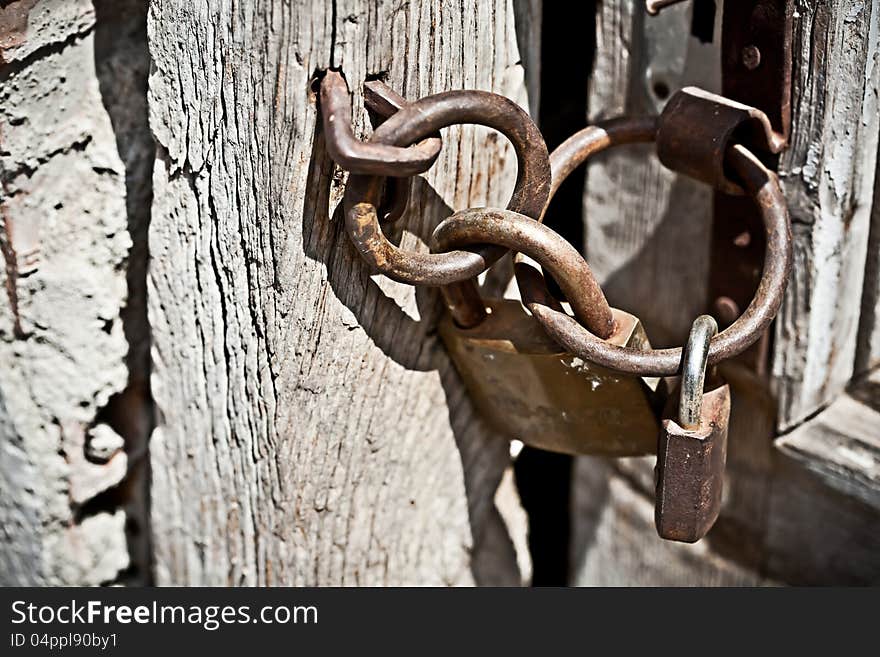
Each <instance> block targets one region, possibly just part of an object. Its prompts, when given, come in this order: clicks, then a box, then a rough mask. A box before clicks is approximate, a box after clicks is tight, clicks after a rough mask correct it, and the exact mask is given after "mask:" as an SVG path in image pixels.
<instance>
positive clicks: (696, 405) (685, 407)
mask: <svg viewBox="0 0 880 657" xmlns="http://www.w3.org/2000/svg"><path fill="white" fill-rule="evenodd" d="M717 333H718V322H716V321H715V318H714V317H712V316H711V315H700V316H699V317H697V318H696V319H695V320H694V323H693V325H692V326H691V331H690V334H689V335H688V341H687V344H686V345H685V348H684V354H683V355H682V358H681V393H680V396H679V398H678V423H679V424H680V425H681V426H682V428H684V429H687V430H688V431H696V430H698V429H699V428H700V417H701V412H702V410H703V387H704V386H705V383H706V366H707V365H708V362H709V358H708V357H709V342H710V341H711V340H712V338H713V337H715V335H716V334H717Z"/></svg>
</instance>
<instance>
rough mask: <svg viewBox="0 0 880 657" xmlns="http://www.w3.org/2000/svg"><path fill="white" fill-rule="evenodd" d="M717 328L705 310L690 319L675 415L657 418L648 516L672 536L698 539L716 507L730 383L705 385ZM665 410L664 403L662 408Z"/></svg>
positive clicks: (667, 536) (708, 526) (721, 480)
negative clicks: (653, 485)
mask: <svg viewBox="0 0 880 657" xmlns="http://www.w3.org/2000/svg"><path fill="white" fill-rule="evenodd" d="M717 332H718V325H717V324H716V322H715V320H714V319H713V318H712V317H710V316H709V315H701V316H700V317H698V318H697V319H696V320H695V321H694V324H693V326H692V327H691V332H690V336H689V337H688V343H687V347H686V349H685V352H684V356H683V362H682V368H681V383H680V384H679V403H678V421H677V422H676V421H675V420H674V419H672V418H670V417H667V418H666V419H664V420H663V428H662V430H661V432H660V440H659V442H658V445H657V490H656V506H655V514H654V521H655V524H656V526H657V533H658V534H659V535H660V537H661V538H665V539H669V540H673V541H682V542H685V543H695V542H696V541H698V540H700V539H701V538H703V536H705V535H706V533H707V532H708V531H709V530H710V529H711V528H712V525H713V524H715V520H717V518H718V512H719V511H720V510H721V493H722V489H723V484H724V465H725V462H726V460H727V428H728V421H729V419H730V387H729V386H728V385H727V383H725V382H724V381H722V380H721V379H719V378H717V377H714V376H711V377H710V380H709V381H708V385H706V383H707V382H706V380H705V379H706V364H707V363H706V361H707V356H708V351H709V341H710V340H711V339H712V337H713V336H714V335H715V334H716V333H717ZM704 386H705V388H706V389H705V390H704ZM674 397H675V395H673V396H672V399H674ZM670 401H671V400H670ZM670 410H671V409H670V408H669V406H668V405H667V411H666V413H665V414H666V415H672V413H671V412H670Z"/></svg>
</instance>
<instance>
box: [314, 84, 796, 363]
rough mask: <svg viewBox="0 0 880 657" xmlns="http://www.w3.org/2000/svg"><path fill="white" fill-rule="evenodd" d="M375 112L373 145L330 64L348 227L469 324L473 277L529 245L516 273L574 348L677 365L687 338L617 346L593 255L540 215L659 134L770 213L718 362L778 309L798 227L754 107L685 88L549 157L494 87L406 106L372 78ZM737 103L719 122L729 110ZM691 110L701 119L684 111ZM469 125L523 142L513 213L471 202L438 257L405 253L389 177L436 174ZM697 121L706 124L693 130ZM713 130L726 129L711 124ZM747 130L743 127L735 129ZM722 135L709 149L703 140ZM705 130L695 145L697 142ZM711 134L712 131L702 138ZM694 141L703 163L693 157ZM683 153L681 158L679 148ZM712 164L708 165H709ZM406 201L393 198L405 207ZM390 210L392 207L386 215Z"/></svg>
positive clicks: (335, 145)
mask: <svg viewBox="0 0 880 657" xmlns="http://www.w3.org/2000/svg"><path fill="white" fill-rule="evenodd" d="M368 85H370V86H369V87H367V89H366V93H365V97H366V99H367V105H368V107H369V108H370V109H372V110H373V111H374V112H376V113H377V114H378V115H380V116H381V117H382V118H386V117H387V120H385V122H384V123H382V124H381V125H380V126H379V127H378V128H376V130H375V131H374V133H373V134H372V136H371V137H370V139H369V141H368V142H361V141H359V140H357V139H355V138H354V135H353V133H352V130H351V126H350V118H349V115H350V111H351V109H350V101H349V97H348V88H347V86H346V85H345V81H344V79H343V78H342V76H341V75H339V74H338V73H332V72H331V73H328V74H327V75H326V76H325V77H324V79H323V80H322V83H321V94H320V98H321V112H322V115H323V125H324V130H325V138H326V140H327V148H328V151H329V152H330V155H331V157H332V158H333V159H334V160H335V161H336V163H337V164H339V165H340V166H341V167H342V168H343V169H346V170H348V171H349V172H350V173H351V174H352V175H351V176H350V178H349V182H348V185H347V187H346V192H345V199H344V203H345V210H346V229H347V231H348V234H349V236H350V238H351V240H352V241H353V243H354V244H355V246H356V247H357V249H358V251H359V252H360V254H361V256H362V257H363V259H364V260H365V261H366V262H367V263H368V264H369V265H370V266H371V267H372V268H373V269H374V270H376V271H378V272H381V273H383V274H385V275H386V276H388V277H389V278H392V279H393V280H396V281H399V282H403V283H408V284H410V285H429V286H440V287H441V289H442V291H443V294H444V297H445V298H446V302H447V305H448V306H449V308H450V311H451V313H452V315H453V318H454V319H455V321H456V323H458V324H459V325H460V326H463V327H465V328H467V327H471V326H475V325H476V324H479V323H480V322H481V321H482V320H483V319H484V318H485V316H486V311H485V306H484V303H483V301H482V300H481V299H480V295H479V292H478V289H477V286H476V283H475V277H476V276H477V275H478V274H480V273H482V272H483V271H485V270H486V269H488V268H489V267H490V266H491V265H492V264H493V263H494V262H495V261H497V260H498V259H499V258H500V257H501V256H502V255H503V254H504V253H506V252H507V250H508V249H509V250H511V251H514V252H515V253H517V258H516V260H515V273H516V277H517V282H518V285H519V288H520V293H521V297H522V300H523V304H524V305H525V306H526V307H527V308H528V309H529V311H530V312H531V313H532V315H533V316H534V317H535V318H536V319H537V320H538V321H539V322H540V323H541V325H542V326H543V327H544V329H545V330H546V332H547V334H548V335H549V336H550V337H551V338H552V339H554V340H555V341H556V342H557V343H558V344H559V345H560V346H561V347H562V348H563V349H565V350H566V351H569V352H571V353H573V354H575V355H577V356H580V357H582V358H584V359H586V360H589V361H591V362H594V363H597V364H599V365H603V366H605V367H608V368H610V369H613V370H616V371H619V372H622V373H625V374H631V375H638V376H667V375H673V374H676V373H678V372H679V370H680V367H681V362H682V348H680V347H679V348H674V349H649V350H645V351H641V350H637V349H632V348H626V347H620V346H616V345H614V344H611V343H610V342H609V341H608V338H610V337H612V336H613V335H614V331H615V328H616V327H615V325H614V320H613V317H612V312H611V308H610V307H609V305H608V302H607V300H606V299H605V296H604V294H603V293H602V290H601V288H600V287H599V285H598V283H597V282H596V280H595V278H594V276H593V274H592V271H591V270H590V267H589V265H588V264H587V263H586V261H585V260H584V259H583V257H582V256H581V255H580V253H579V252H578V251H577V250H576V249H575V248H574V247H572V246H571V245H570V244H569V243H568V242H567V241H566V240H565V239H564V238H562V237H561V236H560V235H558V234H557V233H555V232H554V231H553V230H551V229H550V228H548V227H547V226H545V225H543V224H542V223H541V221H542V219H543V216H544V213H545V211H546V208H547V206H548V204H549V203H550V201H551V199H552V198H553V196H554V194H555V193H556V191H557V190H558V189H559V187H560V185H561V184H562V182H563V181H564V180H565V179H566V177H567V176H569V175H570V174H571V173H572V172H573V171H574V170H575V169H577V168H578V167H579V166H580V165H582V164H583V163H585V162H586V161H588V160H589V159H590V158H591V157H592V156H593V155H595V154H597V153H599V152H602V151H604V150H607V149H609V148H611V147H614V146H620V145H624V144H633V143H649V142H655V141H656V142H657V143H658V147H662V150H663V153H664V155H665V157H664V163H666V164H667V166H671V167H673V168H675V169H676V170H678V171H680V172H682V173H685V174H688V175H692V176H693V175H694V171H695V170H699V172H700V173H699V177H700V178H701V179H703V180H704V181H705V182H709V183H710V184H713V185H714V186H715V187H717V188H719V189H724V190H725V191H733V192H743V191H744V192H745V193H747V194H749V195H750V196H751V197H752V198H753V199H754V201H755V203H756V204H757V206H758V208H759V209H760V212H761V216H762V219H763V223H764V229H765V232H766V236H767V248H766V252H765V258H764V266H763V272H762V278H761V281H760V283H759V285H758V289H757V292H756V293H755V296H754V299H753V300H752V302H751V303H750V304H749V306H748V307H747V308H746V310H745V311H744V312H743V313H742V315H741V316H740V317H739V318H737V319H736V321H734V322H733V323H732V324H731V325H730V326H729V327H728V328H727V329H725V330H724V331H722V332H721V333H718V334H717V335H716V336H715V337H714V338H712V340H711V342H710V343H709V347H708V356H707V359H708V364H709V365H710V366H711V365H715V364H717V363H718V362H720V361H722V360H726V359H728V358H732V357H734V356H736V355H738V354H740V353H742V352H743V351H745V350H746V349H747V348H748V347H749V346H751V345H752V344H754V343H755V342H756V341H757V340H758V339H759V338H760V336H761V335H762V334H763V332H764V331H765V330H766V329H767V327H768V325H769V324H770V322H771V321H772V320H773V317H775V315H776V313H777V311H778V310H779V306H780V304H781V302H782V295H783V292H784V289H785V286H786V283H787V281H788V277H789V274H790V271H791V263H792V246H791V227H790V221H789V217H788V210H787V208H786V204H785V199H784V197H783V195H782V191H781V189H780V186H779V182H778V180H777V178H776V175H775V174H774V173H773V172H772V171H770V170H769V169H767V167H765V166H764V165H763V164H762V163H761V161H760V159H758V158H757V157H756V156H755V155H753V154H752V153H751V152H750V151H749V150H748V149H747V148H746V147H745V146H744V145H743V144H742V143H736V142H735V141H734V136H736V137H738V138H741V139H742V138H745V139H749V143H750V145H753V146H756V147H757V148H764V147H766V146H767V145H768V144H770V146H769V148H770V149H771V150H772V149H774V148H776V147H778V146H780V145H779V144H775V143H773V142H772V139H770V138H769V137H768V134H767V130H769V127H768V126H769V123H768V122H767V121H766V117H764V116H763V115H762V114H761V113H760V112H758V111H757V110H754V108H747V107H745V106H742V105H739V104H736V103H732V101H728V100H727V99H724V98H721V97H718V96H714V95H712V94H707V93H706V92H702V91H700V90H695V89H686V90H683V91H681V92H678V94H676V96H674V97H673V99H671V100H670V103H669V105H668V106H667V107H668V108H672V109H671V110H670V111H664V113H663V115H661V116H660V117H657V116H646V117H635V118H631V117H621V118H617V119H611V120H609V121H605V122H602V123H600V124H597V125H593V126H588V127H587V128H584V129H583V130H581V131H579V132H577V133H576V134H574V135H572V136H571V137H570V138H569V139H567V140H566V141H565V142H563V143H562V144H561V145H560V146H559V147H558V148H557V149H556V150H555V151H554V152H553V153H552V154H548V152H547V147H546V145H545V143H544V139H543V137H542V135H541V133H540V131H539V130H538V128H537V127H536V126H535V124H534V122H533V121H532V120H531V119H530V118H529V116H528V115H527V114H526V113H525V111H523V110H522V108H520V107H519V106H518V105H517V104H516V103H514V102H513V101H511V100H509V99H507V98H504V97H503V96H499V95H497V94H493V93H489V92H485V91H451V92H445V93H440V94H435V95H432V96H427V97H425V98H422V99H420V100H417V101H414V102H412V103H407V102H406V101H404V100H403V99H402V98H401V97H399V96H397V95H396V94H395V93H394V92H393V91H391V90H390V89H388V88H387V87H385V86H384V85H381V83H375V82H373V83H368ZM719 107H720V108H722V109H725V110H728V111H727V112H726V113H724V112H722V113H721V115H723V116H724V117H725V120H724V121H721V122H720V123H721V124H722V125H716V122H714V121H715V119H716V118H717V117H718V116H719V110H718V108H719ZM682 112H687V113H688V117H689V120H688V121H682V120H681V113H682ZM462 123H475V124H479V125H484V126H488V127H490V128H494V129H496V130H498V131H500V132H501V133H502V134H504V135H505V136H506V137H507V138H508V139H509V140H510V142H511V143H512V145H513V148H514V151H515V153H516V157H517V166H518V169H517V180H516V185H515V188H514V192H513V194H512V196H511V199H510V202H509V203H508V206H507V208H506V209H493V208H469V209H466V210H461V211H459V212H456V213H455V214H453V215H452V216H451V217H449V218H447V219H446V220H444V221H443V222H441V223H440V225H438V226H437V228H436V229H435V231H434V235H433V244H432V246H433V250H432V252H431V253H413V252H407V251H403V250H401V249H399V248H398V247H397V246H395V245H394V244H392V243H391V242H390V241H389V240H388V239H387V238H386V237H385V235H384V234H383V232H382V228H381V224H380V220H379V215H378V211H377V206H378V204H379V202H380V200H381V194H382V190H383V189H384V188H385V185H386V178H385V177H387V176H393V177H394V178H395V179H397V180H398V185H397V189H398V191H397V192H396V194H398V195H402V194H404V192H401V191H400V189H408V186H407V185H405V184H403V185H401V184H400V182H401V181H400V180H399V179H401V178H403V179H405V178H408V177H410V176H413V175H416V174H418V173H422V172H424V171H426V170H427V169H428V168H429V167H430V166H431V165H432V164H433V163H434V161H435V160H436V158H437V156H438V154H439V151H440V148H441V142H440V139H439V136H438V135H437V133H438V131H439V130H440V129H442V128H445V127H448V126H451V125H455V124H462ZM695 124H696V126H697V128H698V129H696V130H694V129H693V126H694V125H695ZM713 126H715V127H713ZM739 126H744V129H742V130H737V127H739ZM707 139H709V140H711V142H712V143H711V145H707V144H706V143H705V140H707ZM695 140H696V141H695ZM699 140H703V141H699ZM691 151H694V152H696V153H697V155H696V157H697V159H699V160H700V161H699V163H698V164H697V165H695V164H694V162H693V161H690V160H689V159H688V158H689V155H688V153H689V152H691ZM670 154H671V155H670ZM706 171H709V173H706ZM402 206H405V198H404V199H403V203H401V201H400V198H396V199H395V203H394V204H393V207H394V208H395V209H394V210H393V211H392V213H391V214H392V217H391V218H393V216H399V215H400V214H401V213H402ZM388 219H389V217H386V220H388ZM519 254H525V255H528V256H529V257H531V258H533V259H534V260H535V261H537V262H538V263H539V264H540V265H541V267H542V268H543V269H544V270H545V271H546V272H548V273H549V274H551V275H552V276H553V278H554V279H555V280H556V282H557V283H558V284H559V287H560V289H561V290H562V291H563V293H564V294H565V297H566V299H567V300H568V301H569V303H570V304H571V307H572V310H573V312H574V317H572V316H571V315H569V314H568V313H566V312H565V311H564V310H563V308H562V306H561V304H560V303H559V301H558V300H557V299H555V298H554V297H553V296H552V295H551V294H550V292H549V291H548V289H547V286H546V282H545V280H544V275H543V274H542V272H540V271H538V270H537V269H535V268H534V267H533V266H531V265H530V264H528V263H527V262H526V261H524V260H523V259H522V258H521V257H520V256H519Z"/></svg>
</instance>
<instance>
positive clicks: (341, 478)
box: [149, 0, 527, 585]
mask: <svg viewBox="0 0 880 657" xmlns="http://www.w3.org/2000/svg"><path fill="white" fill-rule="evenodd" d="M149 26H150V34H151V42H150V48H151V54H152V58H153V62H154V66H155V69H154V72H153V75H152V78H151V85H150V109H151V125H152V128H153V130H154V133H155V136H156V139H157V142H158V158H157V163H156V170H155V176H154V183H155V202H154V205H153V218H152V225H151V231H150V252H151V257H152V260H151V267H150V274H149V297H150V323H151V327H152V331H153V336H154V373H153V384H154V387H153V392H154V395H155V398H156V403H157V407H158V414H159V418H160V421H159V426H158V427H157V429H156V431H155V433H154V435H153V438H152V441H151V454H152V465H153V514H152V520H153V533H154V536H155V549H156V552H155V555H156V577H157V581H158V582H159V583H162V584H260V585H262V584H285V585H331V584H332V585H352V584H363V585H376V584H469V583H473V582H479V583H489V582H491V583H519V581H520V574H519V570H518V568H517V566H516V562H515V554H514V551H513V548H512V545H511V542H510V538H509V537H508V535H507V531H506V529H505V528H504V524H503V523H502V522H501V519H500V516H499V515H498V511H497V510H496V508H495V506H494V504H493V496H494V495H495V491H496V489H497V487H498V484H499V480H500V479H501V477H502V474H503V472H504V470H505V468H506V467H507V465H508V461H509V459H508V445H507V442H506V441H505V440H502V439H499V437H497V436H492V435H490V434H489V432H488V431H487V430H486V428H485V427H484V426H483V424H482V422H481V421H480V420H479V419H478V418H477V417H476V416H475V415H474V411H473V409H472V408H471V406H470V403H469V401H468V399H467V397H466V395H465V394H464V391H463V390H462V387H461V385H460V382H459V380H458V378H457V376H456V374H455V372H454V370H453V368H452V366H451V365H450V362H449V360H448V359H447V357H446V354H445V352H444V350H443V348H442V346H441V345H440V344H439V342H438V339H437V337H436V336H435V335H434V333H433V326H434V322H435V320H436V318H437V317H438V312H439V311H440V306H439V301H438V297H437V295H436V294H435V292H434V291H432V290H426V289H421V290H415V289H413V288H411V287H407V286H402V285H398V284H395V283H392V282H390V281H388V280H386V279H384V278H381V277H371V276H370V272H369V271H368V270H367V268H366V267H365V265H364V264H363V262H361V260H360V259H359V258H358V256H357V254H356V253H355V252H354V250H353V248H352V247H351V245H350V243H349V241H348V239H347V237H346V236H345V234H344V233H343V232H342V230H341V208H340V207H339V204H340V197H341V194H342V190H343V182H344V178H343V176H341V175H339V172H338V171H337V170H335V169H334V166H333V164H332V162H331V161H330V160H329V158H328V156H327V154H326V151H325V149H324V144H323V139H322V136H321V133H320V130H319V128H318V123H319V122H318V121H317V119H318V114H317V109H316V103H315V94H314V90H313V89H314V88H313V79H314V78H313V76H314V75H316V74H317V73H320V71H322V70H326V69H327V68H328V67H331V66H332V67H339V68H341V69H342V70H343V72H344V74H345V77H346V79H347V80H348V82H349V84H350V86H351V89H352V92H353V99H354V108H355V109H354V116H353V117H352V120H353V121H354V124H355V126H356V130H357V131H358V132H359V133H360V134H366V133H367V128H366V126H367V117H366V113H365V112H364V110H363V104H362V98H361V89H360V85H361V83H362V82H363V81H364V80H365V79H367V78H368V77H369V76H379V77H381V78H384V79H386V80H387V82H388V83H389V84H390V85H391V86H392V87H393V88H394V89H396V90H399V91H400V92H401V93H403V94H404V95H406V96H409V97H419V96H423V95H426V94H429V93H432V92H437V91H441V90H447V89H454V88H481V89H489V90H492V91H497V92H499V93H502V94H505V95H507V96H511V97H513V98H515V99H516V100H518V101H519V102H521V103H522V104H523V105H525V104H526V103H527V98H526V94H525V84H524V79H523V69H522V67H521V66H520V64H519V60H520V56H519V52H518V49H517V42H516V38H515V29H514V15H513V11H512V7H511V3H510V2H506V1H503V0H498V1H495V2H480V3H477V5H476V8H474V7H472V6H467V7H466V6H464V5H462V6H451V5H449V4H448V3H441V2H439V1H437V0H418V1H412V2H409V3H404V4H400V3H398V2H391V1H390V0H388V1H381V2H372V1H366V0H363V1H356V0H344V1H343V0H337V1H336V2H332V3H328V2H318V1H314V0H312V1H309V0H300V1H298V2H293V3H291V2H283V1H282V0H269V1H266V2H260V3H243V4H235V5H232V4H231V3H230V4H228V3H192V2H188V1H186V2H185V1H183V0H157V1H155V2H153V3H152V5H151V12H150V21H149ZM514 168H515V159H514V157H513V154H512V151H511V150H509V147H508V146H507V144H506V143H505V141H504V139H503V138H500V137H499V136H498V135H495V134H491V133H489V132H488V131H486V130H483V129H476V128H473V127H465V128H461V129H457V128H455V129H450V130H448V131H447V132H446V134H445V146H444V149H443V152H442V154H441V156H440V159H439V160H438V162H437V163H436V164H435V166H434V167H433V168H432V169H431V171H430V172H428V174H427V175H425V176H424V177H422V178H419V179H418V180H416V181H415V183H414V195H413V200H412V203H413V206H412V213H411V217H410V219H409V220H408V223H407V229H406V230H405V231H403V233H404V234H403V238H402V245H403V246H404V247H405V248H409V249H424V248H425V246H424V240H425V239H426V238H427V236H428V235H429V234H430V231H431V229H432V228H433V226H434V225H436V223H437V222H438V221H439V220H440V219H441V218H442V217H444V216H445V215H446V214H448V213H449V212H450V208H461V207H466V206H471V205H481V204H485V203H490V204H495V205H498V204H504V203H505V202H506V198H507V194H509V192H510V190H511V188H512V183H513V179H514ZM487 554H488V555H489V557H488V558H487V557H486V556H484V555H487Z"/></svg>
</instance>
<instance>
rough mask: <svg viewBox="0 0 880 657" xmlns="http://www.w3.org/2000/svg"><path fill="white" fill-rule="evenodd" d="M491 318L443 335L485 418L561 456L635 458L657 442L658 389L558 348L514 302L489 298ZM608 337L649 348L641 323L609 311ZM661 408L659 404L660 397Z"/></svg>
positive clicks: (443, 330)
mask: <svg viewBox="0 0 880 657" xmlns="http://www.w3.org/2000/svg"><path fill="white" fill-rule="evenodd" d="M486 305H487V307H488V308H489V310H490V313H489V316H488V317H487V319H486V320H484V321H483V322H482V323H481V324H479V325H478V326H477V327H475V328H472V329H462V328H460V327H458V326H456V325H455V324H454V322H453V321H452V319H451V318H450V317H449V316H447V317H445V318H444V319H443V320H442V321H441V324H440V327H439V330H440V335H441V337H442V338H443V341H444V343H445V344H446V349H447V351H448V352H449V354H450V356H451V357H452V360H453V362H454V363H455V366H456V369H457V370H458V372H459V374H460V375H461V378H462V380H463V381H464V384H465V387H466V388H467V390H468V392H469V393H470V396H471V399H472V400H473V402H474V404H475V405H476V407H477V409H478V410H479V411H480V413H481V414H482V416H483V417H484V418H485V419H486V420H487V421H488V422H489V423H490V424H491V425H492V426H493V428H495V429H496V430H497V431H499V432H501V433H504V434H506V435H507V436H509V437H510V438H516V439H518V440H521V441H523V443H525V444H527V445H530V446H533V447H538V448H541V449H546V450H550V451H553V452H562V453H566V454H598V455H603V456H637V455H643V454H653V453H654V451H655V450H656V447H657V432H658V431H659V422H658V420H657V416H658V413H656V412H655V409H656V408H657V396H658V392H657V387H658V384H661V383H662V382H661V381H658V380H657V379H647V380H645V379H642V378H639V377H633V376H628V375H624V374H620V373H618V372H614V371H612V370H609V369H606V368H604V367H601V366H598V365H595V364H593V363H590V362H586V361H584V360H583V359H581V358H578V357H577V356H574V355H572V354H570V353H566V352H564V351H560V349H559V346H558V345H557V344H556V343H555V342H553V341H552V340H551V339H550V338H549V337H548V336H547V334H546V333H545V332H544V330H543V329H542V328H541V325H540V324H539V323H538V321H537V320H535V319H534V318H533V317H532V316H531V315H529V314H528V312H527V311H526V310H525V308H523V306H522V304H521V303H520V302H519V301H514V300H508V299H503V300H496V301H489V302H488V303H487V304H486ZM613 313H614V319H615V322H616V324H617V326H618V330H616V331H615V333H614V335H613V336H612V337H611V338H610V339H609V342H611V343H613V344H618V345H621V346H627V347H633V348H643V349H644V348H649V346H650V344H649V343H648V339H647V336H646V335H645V331H644V329H643V328H642V325H641V322H639V320H638V319H637V318H635V317H633V316H632V315H630V314H628V313H625V312H623V311H620V310H614V311H613ZM660 407H661V408H662V402H661V403H660Z"/></svg>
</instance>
